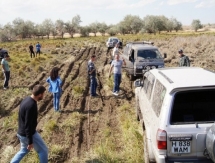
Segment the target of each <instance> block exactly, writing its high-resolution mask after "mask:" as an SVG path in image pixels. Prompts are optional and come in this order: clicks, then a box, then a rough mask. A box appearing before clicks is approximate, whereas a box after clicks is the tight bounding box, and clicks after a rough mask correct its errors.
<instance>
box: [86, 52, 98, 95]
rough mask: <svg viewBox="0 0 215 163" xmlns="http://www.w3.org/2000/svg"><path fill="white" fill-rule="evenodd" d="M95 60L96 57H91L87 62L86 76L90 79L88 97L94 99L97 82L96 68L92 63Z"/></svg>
mask: <svg viewBox="0 0 215 163" xmlns="http://www.w3.org/2000/svg"><path fill="white" fill-rule="evenodd" d="M95 60H96V56H95V55H92V56H91V59H90V60H89V61H88V65H87V66H88V75H89V77H90V95H91V96H93V97H95V96H98V95H97V94H96V88H97V85H98V84H97V80H96V68H95V65H94V62H95Z"/></svg>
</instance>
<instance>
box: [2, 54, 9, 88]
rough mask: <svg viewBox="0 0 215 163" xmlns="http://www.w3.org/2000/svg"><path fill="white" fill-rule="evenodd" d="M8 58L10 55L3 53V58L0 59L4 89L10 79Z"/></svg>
mask: <svg viewBox="0 0 215 163" xmlns="http://www.w3.org/2000/svg"><path fill="white" fill-rule="evenodd" d="M9 59H10V56H9V55H8V54H5V55H4V58H3V59H2V61H1V65H2V71H3V73H4V85H3V88H4V89H8V88H9V87H8V83H9V80H10V68H9V64H8V60H9Z"/></svg>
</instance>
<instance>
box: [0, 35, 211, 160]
mask: <svg viewBox="0 0 215 163" xmlns="http://www.w3.org/2000/svg"><path fill="white" fill-rule="evenodd" d="M65 45H66V43H65ZM155 45H156V46H158V47H159V49H160V51H161V52H162V53H167V56H168V57H167V58H166V59H165V64H166V67H172V66H177V65H178V54H177V50H178V49H180V48H182V49H184V51H185V54H186V55H188V56H189V57H190V60H191V66H198V67H204V68H208V69H210V70H215V65H214V61H215V38H214V36H199V37H186V38H185V37H177V38H175V37H174V38H171V39H168V40H167V39H166V40H156V41H155ZM21 48H22V47H21ZM53 49H55V48H53V47H43V49H42V50H43V52H44V53H46V54H47V56H48V58H51V59H52V60H51V61H47V59H46V60H45V59H44V60H41V59H40V62H39V63H40V64H41V65H40V66H39V67H38V68H37V69H39V70H40V72H33V71H32V69H33V68H34V67H35V66H37V65H29V66H27V67H26V66H23V71H24V73H25V77H22V75H23V72H22V71H17V73H13V74H12V79H11V81H10V86H11V88H10V89H9V90H6V91H4V90H0V98H1V101H0V106H1V108H0V124H1V130H0V162H1V163H6V162H8V161H9V160H10V158H11V157H12V156H13V155H14V153H15V152H16V151H17V150H18V149H19V141H18V140H17V138H16V130H17V117H18V116H17V112H18V108H19V104H20V102H21V100H22V99H23V98H24V97H25V96H26V95H29V94H30V91H29V89H31V88H32V87H33V86H34V85H35V84H38V83H39V84H43V85H44V86H45V87H46V88H48V85H47V83H46V82H45V80H46V78H47V77H48V76H49V71H50V69H51V68H52V67H53V66H58V67H59V68H60V77H61V79H62V81H63V87H62V88H63V94H62V97H61V102H60V108H61V110H62V113H55V112H54V109H53V104H52V94H50V93H48V92H47V93H46V95H45V97H44V100H42V101H41V102H39V103H38V106H39V107H38V108H39V119H38V122H39V123H38V127H37V130H38V131H39V132H40V134H41V135H42V136H43V137H44V139H45V142H47V145H48V147H49V149H50V151H49V162H51V163H55V162H56V163H57V162H58V163H62V162H66V163H71V162H101V160H95V158H93V157H92V159H90V158H89V159H86V154H87V153H89V152H90V151H92V150H93V149H94V147H95V145H98V143H99V142H101V141H102V140H104V139H103V138H104V132H105V134H106V136H107V137H108V135H111V137H112V139H111V140H112V143H113V144H117V143H118V137H119V136H120V135H119V134H118V133H120V132H119V130H120V129H119V121H118V120H117V116H118V112H117V111H118V108H119V107H120V106H123V105H125V104H126V103H128V104H129V107H130V108H131V109H132V108H134V106H135V103H134V88H133V83H132V82H130V80H129V78H128V76H127V75H126V73H125V72H123V75H122V83H121V86H120V93H119V96H118V97H115V96H113V95H112V92H111V91H112V87H113V79H109V78H108V71H109V66H110V65H109V61H110V55H111V51H110V52H107V48H105V47H104V45H96V46H84V47H82V48H77V49H72V48H70V47H69V45H68V46H64V47H61V49H60V50H61V51H64V52H63V53H58V54H55V53H52V51H53ZM24 50H25V49H24ZM92 54H95V55H96V56H97V61H96V63H95V65H96V68H97V73H98V76H97V81H98V84H99V86H98V89H97V93H98V94H99V95H100V96H99V97H96V98H95V97H94V98H91V97H90V96H89V80H88V78H87V61H88V60H89V58H90V55H92ZM34 60H36V59H34ZM32 62H33V61H31V63H32ZM49 62H52V65H50V63H49ZM11 66H14V65H11ZM1 81H2V82H3V78H2V77H1ZM130 118H131V119H135V116H131V117H130ZM107 127H108V128H109V129H111V130H110V131H111V132H110V131H107V132H106V130H107ZM119 146H120V144H119V145H118V146H117V148H118V147H119ZM117 150H120V148H119V149H116V151H117ZM31 157H34V159H32V158H31ZM30 160H33V161H30ZM35 160H37V158H35V153H31V154H30V155H29V156H28V157H26V158H25V160H24V161H23V162H35ZM122 162H126V161H125V160H124V161H122Z"/></svg>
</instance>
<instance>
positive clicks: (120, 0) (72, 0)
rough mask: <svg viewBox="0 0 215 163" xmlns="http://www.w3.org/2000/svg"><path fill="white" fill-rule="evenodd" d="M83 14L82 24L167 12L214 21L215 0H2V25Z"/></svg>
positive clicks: (184, 19)
mask: <svg viewBox="0 0 215 163" xmlns="http://www.w3.org/2000/svg"><path fill="white" fill-rule="evenodd" d="M77 14H78V15H80V17H81V20H82V23H81V25H88V24H90V23H92V22H95V21H98V22H105V23H107V24H108V25H109V24H116V23H118V22H119V21H121V20H123V18H124V17H125V16H126V15H128V14H131V15H138V16H139V17H140V18H144V17H145V16H146V15H154V16H155V15H156V16H158V15H164V16H166V17H167V18H172V17H174V18H176V19H177V20H178V21H180V22H181V23H182V24H183V25H190V24H191V23H192V20H193V19H199V20H200V21H201V23H202V24H207V23H211V24H212V23H215V0H0V24H1V25H5V24H7V23H12V21H13V20H14V19H15V18H18V17H19V18H22V19H23V20H25V21H26V20H31V21H32V22H34V23H39V24H40V23H42V21H43V20H45V19H51V20H52V21H56V20H58V19H61V20H63V21H69V20H71V19H72V18H73V17H74V16H75V15H77Z"/></svg>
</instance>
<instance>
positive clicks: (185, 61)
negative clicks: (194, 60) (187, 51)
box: [178, 49, 190, 67]
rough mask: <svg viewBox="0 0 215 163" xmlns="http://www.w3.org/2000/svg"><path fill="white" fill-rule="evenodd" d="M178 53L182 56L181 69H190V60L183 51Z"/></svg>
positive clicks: (180, 60)
mask: <svg viewBox="0 0 215 163" xmlns="http://www.w3.org/2000/svg"><path fill="white" fill-rule="evenodd" d="M178 53H179V55H180V59H179V67H190V60H189V58H188V56H186V55H184V53H183V50H182V49H180V50H179V51H178Z"/></svg>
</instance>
